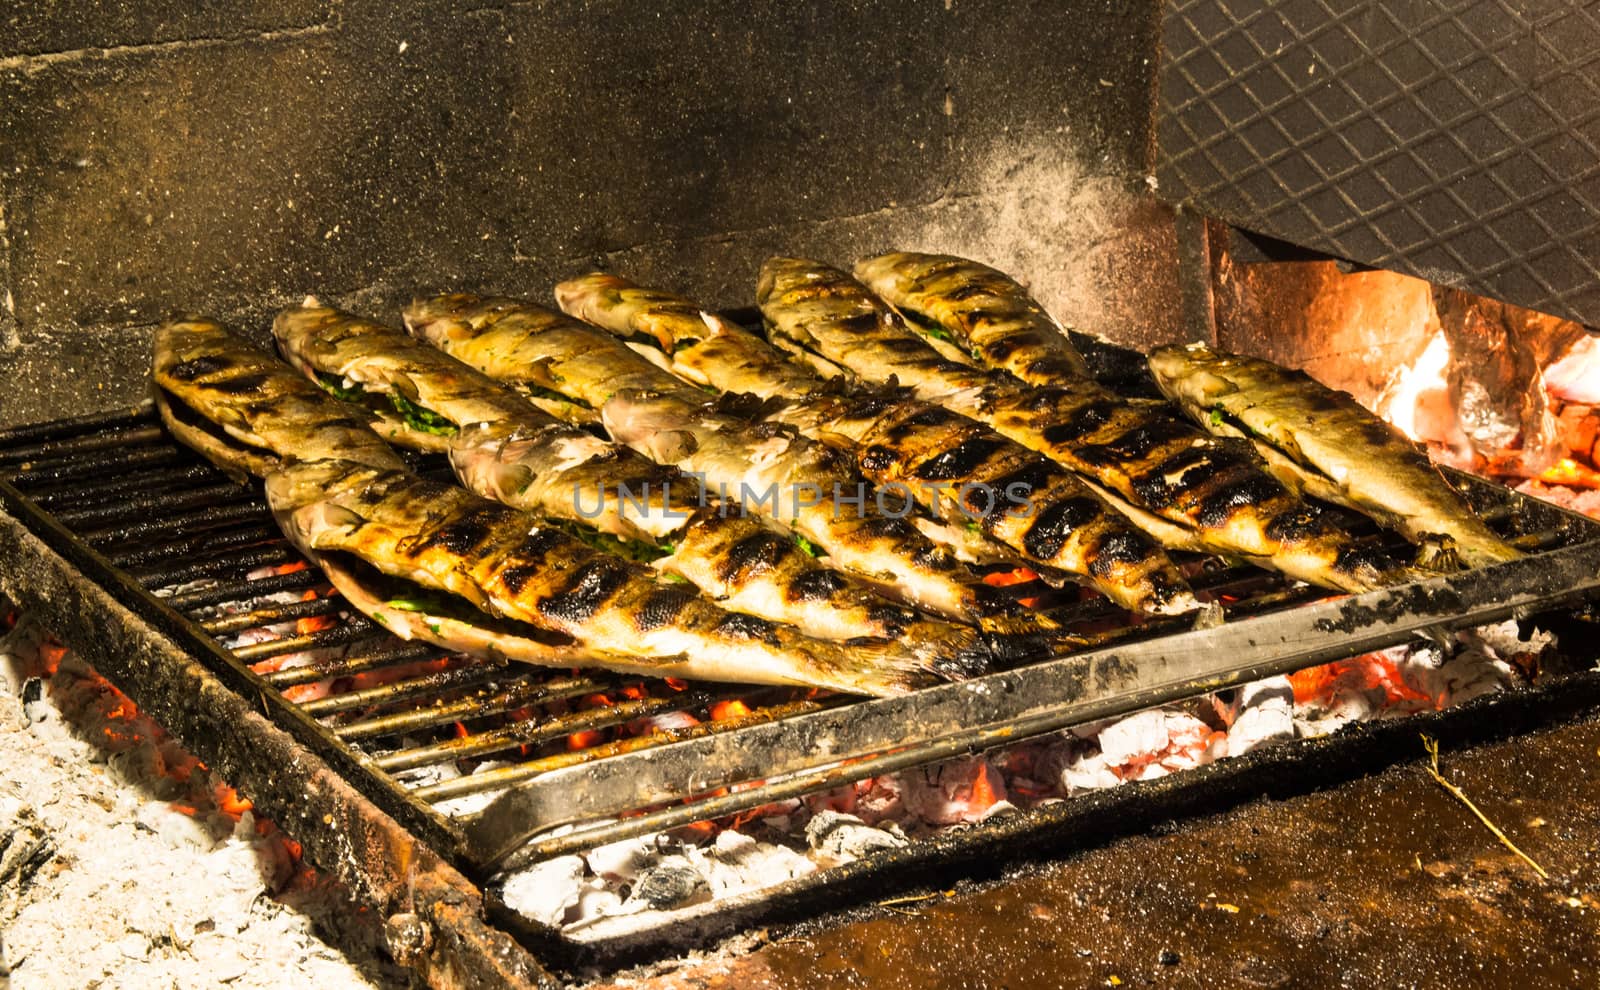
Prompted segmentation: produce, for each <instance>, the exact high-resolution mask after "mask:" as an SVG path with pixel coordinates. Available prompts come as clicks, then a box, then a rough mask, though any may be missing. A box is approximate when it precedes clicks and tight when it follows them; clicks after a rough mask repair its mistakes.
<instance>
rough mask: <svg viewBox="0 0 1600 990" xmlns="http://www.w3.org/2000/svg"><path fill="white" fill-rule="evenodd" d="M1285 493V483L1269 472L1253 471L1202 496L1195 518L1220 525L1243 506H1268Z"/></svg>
mask: <svg viewBox="0 0 1600 990" xmlns="http://www.w3.org/2000/svg"><path fill="white" fill-rule="evenodd" d="M1283 494H1284V489H1283V486H1282V485H1280V484H1278V483H1277V482H1276V481H1274V480H1272V478H1271V477H1269V476H1268V475H1267V474H1265V473H1255V474H1251V475H1249V476H1247V477H1245V478H1242V479H1240V480H1238V481H1234V482H1231V483H1229V484H1226V485H1223V486H1222V487H1221V488H1219V489H1218V490H1217V491H1214V492H1212V493H1211V494H1209V495H1207V496H1206V497H1205V498H1203V499H1201V500H1200V511H1199V513H1198V514H1197V515H1196V517H1195V521H1196V522H1197V523H1199V524H1200V525H1201V526H1204V527H1206V528H1208V529H1210V528H1214V527H1220V526H1222V525H1224V524H1225V523H1227V521H1228V519H1229V518H1231V517H1232V516H1233V514H1234V513H1235V512H1237V511H1238V510H1239V509H1242V508H1246V507H1248V506H1252V505H1265V504H1266V503H1267V502H1269V501H1271V500H1272V499H1275V498H1277V497H1279V496H1281V495H1283Z"/></svg>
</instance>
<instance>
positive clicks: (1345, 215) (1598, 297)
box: [1157, 0, 1600, 325]
mask: <svg viewBox="0 0 1600 990" xmlns="http://www.w3.org/2000/svg"><path fill="white" fill-rule="evenodd" d="M1163 49H1164V60H1163V65H1162V70H1161V117H1160V120H1159V122H1158V135H1157V136H1158V144H1159V164H1158V167H1157V175H1158V178H1159V179H1160V183H1161V188H1162V190H1163V195H1165V196H1170V197H1172V198H1173V199H1176V200H1181V201H1184V202H1188V203H1191V204H1193V205H1195V206H1196V207H1198V208H1199V209H1200V210H1201V211H1202V212H1207V213H1211V214H1213V215H1216V216H1220V217H1222V218H1225V219H1227V220H1229V221H1230V222H1232V223H1234V224H1237V225H1238V226H1240V227H1243V228H1244V229H1246V230H1252V231H1256V232H1258V233H1263V234H1268V235H1271V236H1272V237H1276V238H1280V239H1282V240H1286V241H1291V242H1293V243H1296V244H1301V245H1304V246H1307V247H1313V248H1316V249H1318V250H1321V251H1324V252H1326V253H1328V254H1332V255H1335V256H1338V257H1343V258H1348V259H1351V260H1354V261H1359V262H1362V263H1364V264H1369V265H1373V266H1377V267H1383V268H1392V269H1395V270H1398V271H1403V272H1408V273H1411V274H1414V275H1418V276H1421V277H1423V278H1427V279H1430V280H1432V281H1435V282H1443V283H1447V284H1451V285H1457V286H1460V287H1462V288H1467V289H1471V290H1472V291H1475V292H1479V293H1481V294H1486V295H1491V296H1495V297H1498V298H1500V299H1505V300H1508V301H1510V302H1514V303H1517V304H1519V305H1522V306H1526V307H1529V308H1531V309H1537V310H1542V311H1544V312H1548V313H1553V314H1556V315H1559V316H1564V317H1568V318H1570V319H1575V320H1578V321H1580V322H1583V323H1588V324H1591V325H1600V13H1597V12H1596V11H1595V9H1594V8H1593V6H1592V5H1587V4H1578V3H1572V2H1569V0H1539V2H1535V3H1528V4H1512V3H1508V2H1505V0H1476V2H1470V3H1461V2H1453V3H1437V4H1425V5H1414V4H1402V3H1395V2H1392V0H1358V2H1334V0H1293V2H1290V3H1278V4H1239V3H1236V2H1233V0H1178V2H1175V3H1172V4H1171V5H1170V6H1169V8H1168V10H1167V14H1166V19H1165V23H1164V26H1163Z"/></svg>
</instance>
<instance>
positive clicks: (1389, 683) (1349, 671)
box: [1289, 653, 1438, 708]
mask: <svg viewBox="0 0 1600 990" xmlns="http://www.w3.org/2000/svg"><path fill="white" fill-rule="evenodd" d="M1289 685H1290V686H1291V687H1292V688H1294V701H1295V704H1297V705H1305V704H1311V703H1321V702H1328V701H1330V700H1331V699H1332V698H1333V695H1334V692H1335V691H1337V690H1338V689H1339V688H1340V687H1341V686H1343V685H1351V686H1354V687H1356V688H1359V689H1362V690H1371V689H1374V688H1379V689H1382V691H1383V693H1384V696H1385V699H1386V700H1387V702H1388V703H1389V704H1391V705H1393V704H1399V703H1400V702H1405V701H1412V702H1420V703H1421V704H1423V705H1425V706H1427V707H1430V708H1432V707H1437V705H1438V701H1437V699H1435V698H1432V697H1430V696H1429V695H1427V694H1426V693H1424V692H1422V691H1419V690H1417V689H1416V688H1415V687H1412V686H1411V685H1410V684H1407V683H1406V680H1405V676H1404V675H1403V674H1402V673H1401V672H1400V668H1399V667H1397V666H1396V665H1395V663H1394V661H1392V660H1390V659H1389V658H1388V657H1386V656H1384V655H1383V654H1382V653H1363V654H1362V655H1361V656H1358V657H1351V658H1350V659H1348V660H1335V661H1334V662H1333V663H1326V664H1322V665H1321V666H1319V667H1308V668H1306V669H1305V670H1301V671H1296V672H1295V673H1293V674H1290V675H1289Z"/></svg>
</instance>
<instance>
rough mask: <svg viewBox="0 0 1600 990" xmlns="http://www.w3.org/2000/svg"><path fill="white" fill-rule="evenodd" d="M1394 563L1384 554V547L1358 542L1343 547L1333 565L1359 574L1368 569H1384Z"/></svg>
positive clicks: (1347, 572)
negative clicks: (1354, 544)
mask: <svg viewBox="0 0 1600 990" xmlns="http://www.w3.org/2000/svg"><path fill="white" fill-rule="evenodd" d="M1392 564H1393V561H1391V560H1389V559H1388V558H1387V557H1386V556H1385V555H1384V553H1383V550H1382V549H1380V548H1378V547H1375V546H1370V545H1363V544H1358V545H1356V546H1349V547H1343V548H1341V549H1340V550H1339V555H1338V557H1337V558H1335V560H1334V565H1333V566H1334V567H1335V568H1337V569H1338V570H1341V571H1343V572H1344V573H1346V574H1359V573H1361V572H1363V571H1367V570H1372V571H1384V570H1387V569H1388V568H1389V567H1390V566H1392Z"/></svg>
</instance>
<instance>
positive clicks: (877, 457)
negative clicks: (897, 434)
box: [857, 443, 900, 474]
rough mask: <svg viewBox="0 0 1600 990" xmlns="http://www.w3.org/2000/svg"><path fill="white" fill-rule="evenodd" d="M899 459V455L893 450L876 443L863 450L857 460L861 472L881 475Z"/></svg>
mask: <svg viewBox="0 0 1600 990" xmlns="http://www.w3.org/2000/svg"><path fill="white" fill-rule="evenodd" d="M899 459H900V457H899V455H898V454H897V453H895V451H894V450H893V449H891V448H889V447H885V446H883V445H882V444H876V443H875V444H873V445H872V446H870V447H868V448H867V449H866V450H863V451H862V452H861V454H860V456H859V457H858V458H857V460H858V461H859V462H860V464H861V470H862V471H864V472H866V473H867V474H882V473H883V472H885V471H887V470H889V469H890V468H891V467H893V466H894V465H895V462H896V461H898V460H899Z"/></svg>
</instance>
